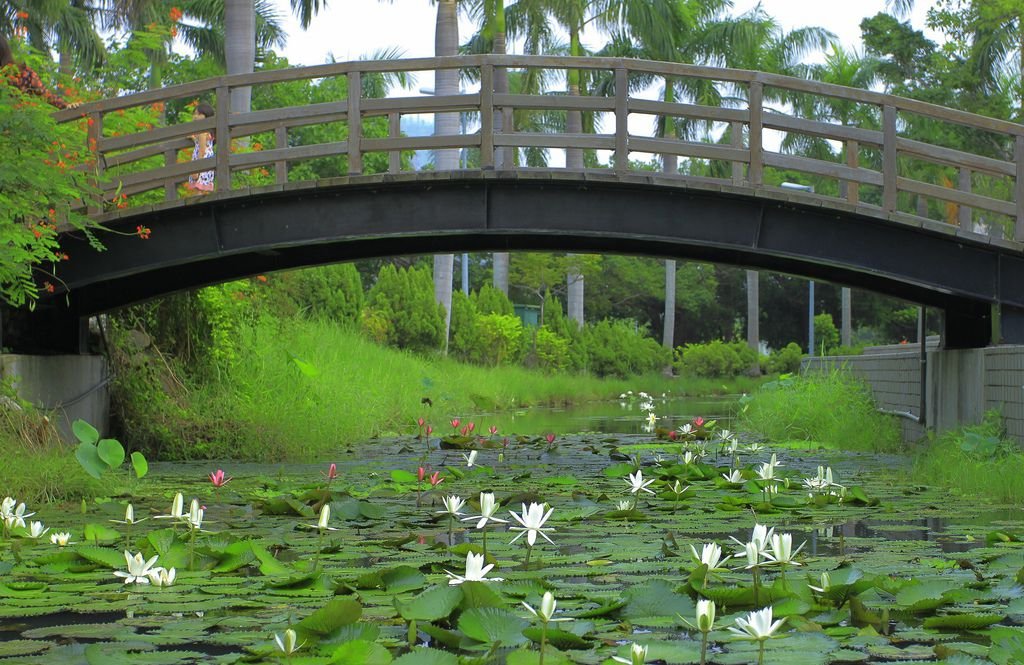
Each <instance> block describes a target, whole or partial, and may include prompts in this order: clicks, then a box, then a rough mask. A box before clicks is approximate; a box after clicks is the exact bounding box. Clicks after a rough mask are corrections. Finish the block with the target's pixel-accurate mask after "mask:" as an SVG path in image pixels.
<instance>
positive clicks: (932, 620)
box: [924, 614, 1006, 630]
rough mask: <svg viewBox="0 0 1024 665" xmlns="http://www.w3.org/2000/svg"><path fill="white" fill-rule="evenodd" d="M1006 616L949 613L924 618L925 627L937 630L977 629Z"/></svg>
mask: <svg viewBox="0 0 1024 665" xmlns="http://www.w3.org/2000/svg"><path fill="white" fill-rule="evenodd" d="M1005 618H1006V617H1005V616H1004V615H1002V614H947V615H945V616H940V617H928V618H927V619H925V620H924V627H925V628H934V629H936V630H943V629H947V630H977V629H979V628H988V627H989V626H991V625H992V624H996V623H999V622H1000V621H1002V620H1003V619H1005Z"/></svg>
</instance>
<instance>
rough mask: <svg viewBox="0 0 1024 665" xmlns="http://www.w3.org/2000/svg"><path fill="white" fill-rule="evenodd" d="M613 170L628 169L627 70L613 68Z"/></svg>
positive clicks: (623, 171)
mask: <svg viewBox="0 0 1024 665" xmlns="http://www.w3.org/2000/svg"><path fill="white" fill-rule="evenodd" d="M615 170H616V171H618V172H619V173H625V172H626V171H628V170H629V71H628V70H627V69H626V67H625V66H624V65H622V66H619V67H616V68H615Z"/></svg>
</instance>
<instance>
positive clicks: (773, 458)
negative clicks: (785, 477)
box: [768, 453, 786, 466]
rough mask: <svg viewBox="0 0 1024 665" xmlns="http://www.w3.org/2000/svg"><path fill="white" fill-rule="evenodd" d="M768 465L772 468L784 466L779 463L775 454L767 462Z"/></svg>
mask: <svg viewBox="0 0 1024 665" xmlns="http://www.w3.org/2000/svg"><path fill="white" fill-rule="evenodd" d="M768 463H769V464H771V465H772V466H786V465H785V464H783V463H782V462H780V461H779V458H778V456H777V455H776V454H775V453H772V458H771V459H770V460H769V461H768Z"/></svg>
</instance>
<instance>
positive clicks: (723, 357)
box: [674, 339, 799, 377]
mask: <svg viewBox="0 0 1024 665" xmlns="http://www.w3.org/2000/svg"><path fill="white" fill-rule="evenodd" d="M798 348H799V347H798ZM756 362H757V353H756V352H755V351H754V350H753V349H751V348H750V347H749V346H747V344H746V342H740V341H735V342H723V341H722V340H720V339H716V340H713V341H711V342H708V343H706V344H687V345H686V346H680V347H676V350H675V363H674V366H675V369H676V371H677V372H679V373H680V374H688V375H690V376H713V377H723V376H739V375H741V374H745V373H747V372H748V371H749V370H750V368H751V367H753V366H754V363H756ZM797 366H798V367H799V362H798V363H797Z"/></svg>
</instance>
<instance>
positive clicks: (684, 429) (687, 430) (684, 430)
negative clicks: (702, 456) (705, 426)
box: [677, 423, 693, 437]
mask: <svg viewBox="0 0 1024 665" xmlns="http://www.w3.org/2000/svg"><path fill="white" fill-rule="evenodd" d="M677 431H678V432H679V433H680V434H681V435H683V436H684V437H686V436H690V435H691V434H693V425H691V424H690V423H686V424H685V425H683V426H681V427H680V428H679V429H678V430H677Z"/></svg>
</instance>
